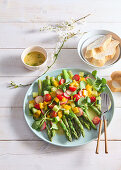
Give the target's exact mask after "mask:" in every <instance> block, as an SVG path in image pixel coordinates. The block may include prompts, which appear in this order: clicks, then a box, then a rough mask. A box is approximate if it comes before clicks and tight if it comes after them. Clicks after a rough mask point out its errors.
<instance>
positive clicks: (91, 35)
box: [78, 30, 121, 69]
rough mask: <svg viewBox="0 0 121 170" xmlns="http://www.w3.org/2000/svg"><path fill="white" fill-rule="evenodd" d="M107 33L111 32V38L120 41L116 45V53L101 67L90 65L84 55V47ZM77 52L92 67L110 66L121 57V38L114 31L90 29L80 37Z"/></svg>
mask: <svg viewBox="0 0 121 170" xmlns="http://www.w3.org/2000/svg"><path fill="white" fill-rule="evenodd" d="M107 34H111V35H112V38H113V39H115V40H118V41H119V42H120V44H119V45H118V47H117V50H116V54H115V56H114V58H113V59H112V60H110V61H108V62H107V63H105V65H104V66H102V67H98V66H95V65H92V64H91V63H90V62H89V61H88V60H86V58H85V56H84V55H85V49H86V47H87V46H88V45H89V44H90V43H92V42H93V41H95V40H96V39H97V38H99V37H101V36H103V35H107ZM78 54H79V56H80V58H81V59H82V61H83V62H85V63H86V64H88V65H89V66H91V67H93V68H96V69H104V68H107V67H111V66H113V64H115V63H117V62H118V61H119V60H120V58H121V39H120V37H119V36H118V35H116V34H115V33H113V32H111V31H107V30H94V31H90V32H88V33H86V34H85V35H84V36H83V37H82V38H81V39H80V41H79V43H78Z"/></svg>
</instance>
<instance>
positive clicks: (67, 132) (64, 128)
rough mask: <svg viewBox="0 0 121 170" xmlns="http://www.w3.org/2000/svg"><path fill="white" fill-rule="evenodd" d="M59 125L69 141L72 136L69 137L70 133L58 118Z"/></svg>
mask: <svg viewBox="0 0 121 170" xmlns="http://www.w3.org/2000/svg"><path fill="white" fill-rule="evenodd" d="M60 125H61V127H62V129H63V130H64V132H65V134H66V137H67V139H68V140H69V141H70V142H72V137H71V135H70V133H69V131H68V129H67V127H66V125H65V124H64V122H63V120H60Z"/></svg>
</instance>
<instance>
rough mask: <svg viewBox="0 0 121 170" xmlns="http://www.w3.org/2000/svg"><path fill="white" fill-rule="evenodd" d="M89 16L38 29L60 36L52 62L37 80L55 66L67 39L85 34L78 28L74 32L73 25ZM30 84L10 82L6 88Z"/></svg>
mask: <svg viewBox="0 0 121 170" xmlns="http://www.w3.org/2000/svg"><path fill="white" fill-rule="evenodd" d="M90 15H91V14H88V15H86V16H84V17H81V18H79V19H75V20H71V21H65V22H64V23H62V24H56V25H55V26H51V25H50V26H46V27H42V28H41V29H40V31H47V30H50V31H55V32H57V33H58V34H60V35H58V36H59V41H60V42H59V43H57V45H56V46H57V47H56V50H55V51H56V52H54V54H53V58H54V60H53V62H52V64H51V65H49V66H47V68H46V70H45V72H44V73H42V74H41V75H40V76H38V78H39V77H41V76H43V75H44V74H46V73H47V72H48V71H49V70H50V68H51V67H52V66H53V65H54V64H55V62H56V60H57V58H58V56H59V53H60V52H61V49H62V48H63V46H64V44H65V42H66V41H67V40H68V39H71V38H72V37H74V36H77V35H81V36H82V35H83V34H84V33H85V32H83V33H82V32H80V28H79V29H78V30H77V31H75V27H76V26H75V24H76V23H78V24H80V23H79V22H80V21H83V20H84V19H86V18H87V17H88V16H90ZM31 84H32V83H28V84H21V83H20V84H16V83H15V82H13V81H11V82H10V83H9V86H8V87H10V88H11V87H12V88H18V87H26V86H30V85H31Z"/></svg>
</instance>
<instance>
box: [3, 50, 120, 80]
mask: <svg viewBox="0 0 121 170" xmlns="http://www.w3.org/2000/svg"><path fill="white" fill-rule="evenodd" d="M22 52H23V49H0V76H1V77H4V76H8V77H9V76H17V77H19V76H24V77H25V76H26V77H29V76H30V77H31V76H35V77H37V76H40V75H41V73H43V72H44V71H45V69H46V67H43V68H42V69H41V70H39V71H29V70H27V69H25V68H24V65H23V64H22V62H21V54H22ZM52 52H53V50H52V49H47V53H48V62H47V64H48V65H50V63H52V61H53V56H52ZM67 67H68V68H69V67H70V68H71V67H75V68H80V69H84V70H87V71H90V72H91V71H93V70H94V68H93V67H90V66H88V65H87V64H86V63H84V62H83V61H82V60H81V59H80V57H79V55H78V52H77V49H62V51H61V52H60V54H59V56H58V59H57V61H56V63H55V64H54V65H53V67H52V68H51V69H50V71H52V70H55V69H59V68H67ZM97 70H98V76H101V77H103V76H105V77H110V75H111V73H112V72H113V71H117V70H120V61H119V62H117V63H116V64H114V65H113V67H110V68H106V69H97ZM16 80H17V79H16ZM27 80H28V81H29V80H31V79H30V78H27ZM8 81H9V80H8Z"/></svg>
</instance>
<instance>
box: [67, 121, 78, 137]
mask: <svg viewBox="0 0 121 170" xmlns="http://www.w3.org/2000/svg"><path fill="white" fill-rule="evenodd" d="M68 124H69V127H70V129H71V133H72V135H73V136H74V138H75V139H78V135H77V133H76V130H75V128H74V126H73V123H72V121H71V120H70V119H69V118H68Z"/></svg>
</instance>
